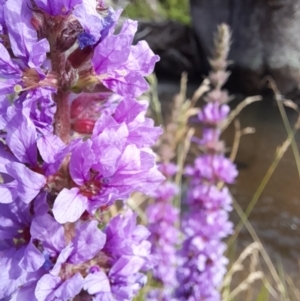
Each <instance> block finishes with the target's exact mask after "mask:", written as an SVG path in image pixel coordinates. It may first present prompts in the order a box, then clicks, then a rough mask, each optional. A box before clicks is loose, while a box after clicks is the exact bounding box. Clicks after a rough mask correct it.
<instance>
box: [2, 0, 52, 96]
mask: <svg viewBox="0 0 300 301" xmlns="http://www.w3.org/2000/svg"><path fill="white" fill-rule="evenodd" d="M31 18H32V11H31V10H30V8H29V2H28V1H22V0H8V1H7V2H6V4H5V6H4V19H5V22H6V26H7V30H8V35H9V41H10V46H11V49H12V52H13V54H14V55H15V57H17V58H18V60H14V61H13V60H12V59H11V58H10V54H9V52H8V51H7V50H6V48H5V47H4V45H3V44H1V43H0V51H1V54H2V55H1V58H0V76H1V77H2V78H3V79H4V80H3V81H1V82H0V83H1V84H0V92H2V93H13V92H21V91H23V90H24V89H25V90H24V91H27V90H28V89H36V88H37V87H43V88H47V89H50V90H51V91H55V90H56V80H55V78H52V77H51V74H50V75H49V76H48V75H47V74H45V72H44V71H43V68H42V65H43V63H44V62H45V60H46V54H47V52H49V50H50V46H49V43H48V41H47V40H46V39H42V40H38V37H37V32H36V31H35V29H34V28H33V26H32V25H31Z"/></svg>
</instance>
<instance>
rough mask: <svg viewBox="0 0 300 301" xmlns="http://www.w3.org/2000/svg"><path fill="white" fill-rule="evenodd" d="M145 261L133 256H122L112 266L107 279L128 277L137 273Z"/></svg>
mask: <svg viewBox="0 0 300 301" xmlns="http://www.w3.org/2000/svg"><path fill="white" fill-rule="evenodd" d="M144 263H145V260H144V259H142V258H140V257H135V256H122V257H121V258H120V259H118V260H117V262H116V263H115V264H114V265H113V266H112V268H111V269H110V271H109V277H116V276H117V277H119V276H123V277H128V276H129V275H132V274H135V273H137V272H138V271H139V270H140V269H141V268H142V266H143V265H144Z"/></svg>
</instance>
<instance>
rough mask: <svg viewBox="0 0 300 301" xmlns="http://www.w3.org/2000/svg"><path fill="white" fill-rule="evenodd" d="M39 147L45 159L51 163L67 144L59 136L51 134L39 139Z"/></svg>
mask: <svg viewBox="0 0 300 301" xmlns="http://www.w3.org/2000/svg"><path fill="white" fill-rule="evenodd" d="M37 147H38V150H39V153H40V155H41V157H42V158H43V160H44V161H45V162H47V163H50V162H54V161H55V156H56V155H57V154H58V153H59V152H60V151H62V150H63V149H64V148H65V144H64V143H63V142H62V140H61V139H60V138H59V137H58V136H56V135H52V134H49V135H46V136H42V137H40V138H39V139H38V140H37Z"/></svg>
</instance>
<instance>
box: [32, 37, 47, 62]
mask: <svg viewBox="0 0 300 301" xmlns="http://www.w3.org/2000/svg"><path fill="white" fill-rule="evenodd" d="M49 51H50V45H49V42H48V41H47V40H46V39H42V40H40V41H38V42H36V43H35V44H34V45H33V47H32V52H30V53H29V62H28V66H29V67H31V68H35V67H36V66H41V65H42V64H43V62H44V61H45V60H46V58H47V52H49Z"/></svg>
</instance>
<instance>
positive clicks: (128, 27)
mask: <svg viewBox="0 0 300 301" xmlns="http://www.w3.org/2000/svg"><path fill="white" fill-rule="evenodd" d="M137 28H138V22H137V21H133V20H130V19H128V20H125V21H124V22H123V25H122V28H121V31H120V34H124V35H126V36H127V37H129V38H130V44H131V43H132V41H133V38H134V36H135V34H136V31H137Z"/></svg>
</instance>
